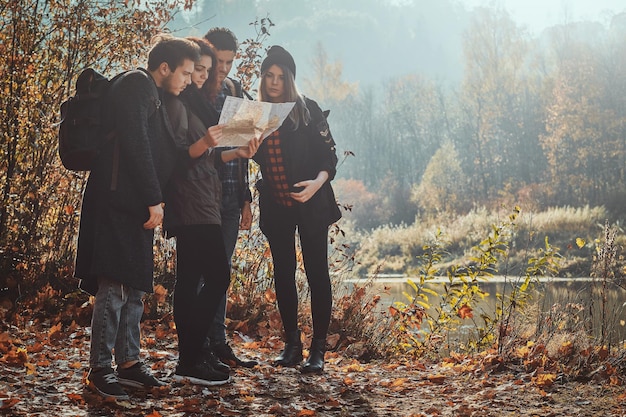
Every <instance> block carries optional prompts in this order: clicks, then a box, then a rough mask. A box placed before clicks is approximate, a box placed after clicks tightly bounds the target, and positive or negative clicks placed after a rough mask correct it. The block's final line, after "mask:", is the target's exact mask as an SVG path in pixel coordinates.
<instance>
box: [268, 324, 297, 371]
mask: <svg viewBox="0 0 626 417" xmlns="http://www.w3.org/2000/svg"><path fill="white" fill-rule="evenodd" d="M285 336H286V337H285V339H286V340H285V348H284V349H283V351H282V352H281V354H280V355H278V357H277V358H276V359H274V366H287V367H289V366H296V365H300V362H302V341H301V340H300V330H294V331H292V332H287V333H286V334H285Z"/></svg>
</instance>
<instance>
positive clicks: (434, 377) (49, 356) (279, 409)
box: [0, 325, 626, 417]
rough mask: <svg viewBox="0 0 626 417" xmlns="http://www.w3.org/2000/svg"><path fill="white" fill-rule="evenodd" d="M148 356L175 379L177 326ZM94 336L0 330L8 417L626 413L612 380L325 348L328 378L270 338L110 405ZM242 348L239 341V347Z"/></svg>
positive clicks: (0, 392)
mask: <svg viewBox="0 0 626 417" xmlns="http://www.w3.org/2000/svg"><path fill="white" fill-rule="evenodd" d="M144 340H145V344H146V346H145V352H150V356H149V357H148V358H146V362H147V363H148V364H149V365H150V366H152V368H153V370H154V372H155V374H156V375H157V376H159V377H161V378H162V379H164V380H166V381H171V378H170V376H171V374H172V373H173V372H174V368H175V366H176V343H175V338H174V336H173V335H172V332H171V331H162V330H158V329H157V330H154V329H152V330H151V329H149V328H147V327H144ZM88 341H89V337H88V334H86V333H85V328H82V327H78V326H69V327H68V328H67V329H63V328H60V327H58V328H56V330H55V326H38V325H34V326H32V328H31V329H29V330H28V331H23V330H19V329H17V328H10V329H9V331H8V332H4V333H0V353H1V354H2V357H1V358H0V415H6V416H94V417H95V416H150V417H158V416H254V417H264V416H289V417H293V416H296V417H300V416H350V417H359V416H373V417H375V416H379V417H383V416H394V417H395V416H468V417H469V416H472V417H479V416H480V417H483V416H485V417H486V416H494V417H495V416H497V417H507V416H590V417H592V416H593V417H597V416H607V417H608V416H616V417H617V416H624V415H626V402H625V401H626V393H625V392H626V391H625V390H624V388H623V387H621V386H616V385H610V384H608V382H606V381H605V382H591V383H586V384H582V383H560V382H559V381H558V380H557V381H555V383H554V384H552V385H551V386H549V387H547V386H546V387H542V388H539V387H538V386H537V385H536V384H535V383H533V378H532V375H526V374H515V375H514V374H513V373H507V372H503V373H497V374H489V373H486V372H485V371H484V370H482V369H481V366H480V365H479V364H476V363H472V361H471V360H467V361H465V362H461V363H442V364H424V363H422V362H417V363H411V364H408V365H407V364H395V363H387V362H372V363H368V364H361V363H359V362H358V361H355V360H353V359H350V358H345V357H342V356H340V355H338V354H336V353H329V354H327V358H328V364H327V368H326V372H325V373H324V374H323V375H316V376H303V375H301V374H300V373H299V372H298V371H297V370H296V369H289V368H278V369H277V368H274V367H272V366H271V365H270V358H272V357H273V356H275V355H276V354H277V353H278V350H277V348H276V347H275V346H273V342H274V341H272V340H270V341H268V342H266V343H265V344H263V345H260V344H259V343H256V342H255V343H249V344H247V345H245V344H244V345H243V347H245V348H246V353H247V354H250V356H256V357H257V358H258V359H259V360H260V361H261V362H262V363H261V365H259V366H258V367H256V368H254V369H241V368H239V369H237V370H236V371H235V372H234V373H233V382H232V383H231V384H228V385H226V386H223V387H220V388H211V389H209V388H202V387H198V386H193V385H184V384H178V383H174V382H172V383H171V385H170V386H168V387H164V388H163V389H160V390H156V391H153V392H149V393H146V392H141V391H135V392H131V400H130V401H124V402H119V403H113V402H104V401H102V400H101V399H100V398H99V397H98V396H96V395H95V394H93V393H91V391H89V390H86V389H84V378H85V374H86V367H85V365H86V361H87V358H88V347H89V344H88ZM240 346H241V345H240Z"/></svg>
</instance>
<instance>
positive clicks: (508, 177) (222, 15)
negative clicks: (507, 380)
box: [0, 0, 626, 415]
mask: <svg viewBox="0 0 626 417" xmlns="http://www.w3.org/2000/svg"><path fill="white" fill-rule="evenodd" d="M194 4H195V3H194V2H192V1H185V2H181V1H176V0H163V1H161V2H155V3H147V2H142V1H134V2H123V1H119V2H90V1H86V0H85V1H74V2H68V3H67V4H66V3H65V2H56V1H49V2H41V1H35V0H32V1H31V0H19V1H18V0H10V1H8V2H5V3H2V4H0V17H1V18H2V20H1V21H0V91H1V92H2V94H0V148H1V152H2V155H3V158H2V159H1V160H0V201H1V203H0V318H1V319H2V327H1V330H2V332H1V333H0V352H1V353H2V354H3V356H2V358H1V360H0V362H1V364H2V366H6V367H9V368H11V369H14V368H17V369H18V370H17V371H15V372H16V374H18V375H20V378H22V379H23V377H24V376H25V375H30V374H31V372H32V371H33V369H35V368H36V367H37V366H38V367H39V372H43V370H42V368H46V367H47V365H42V364H41V363H40V364H38V365H33V364H31V363H30V362H28V360H29V359H28V354H30V355H35V354H36V355H39V354H41V355H49V354H50V352H51V351H54V349H44V348H43V347H42V346H43V345H38V344H35V348H36V350H33V349H35V348H33V347H32V346H29V349H31V350H27V349H26V347H25V346H26V342H25V340H30V339H28V338H34V337H35V336H37V335H43V336H45V337H47V340H46V341H44V342H43V343H45V344H46V346H48V344H54V343H57V342H59V341H60V340H63V341H65V340H66V339H67V338H65V336H62V335H69V334H70V333H71V332H74V331H75V330H76V329H77V327H81V326H82V327H81V328H84V327H86V326H88V320H89V315H90V303H89V299H88V297H87V296H86V295H85V294H83V293H80V292H79V291H77V290H76V284H77V282H76V280H74V279H73V278H72V269H73V258H74V251H75V243H76V232H77V227H78V222H79V218H80V202H81V195H82V191H83V188H84V184H85V180H86V177H87V174H86V173H76V172H70V171H67V170H65V169H64V168H63V167H62V166H61V164H60V161H59V159H58V156H57V143H56V140H57V139H56V132H57V128H58V122H59V113H58V109H59V105H60V103H61V102H62V101H63V100H64V99H65V98H67V97H68V96H69V95H70V94H72V93H73V88H72V86H73V81H74V80H75V77H76V75H77V73H78V71H80V69H82V68H83V67H85V66H89V65H93V66H97V67H98V68H99V69H100V70H102V71H103V72H104V73H106V74H108V75H113V74H115V73H116V72H118V71H120V70H121V69H126V68H132V67H135V66H138V65H140V64H142V63H143V59H144V58H145V52H146V51H147V50H148V48H149V42H148V40H149V39H150V37H151V36H152V35H154V34H155V33H157V32H159V31H161V30H169V31H172V32H173V33H175V34H178V35H183V36H186V35H202V34H203V33H204V32H205V31H206V30H207V29H208V28H209V27H212V26H229V27H231V28H232V29H233V30H235V32H236V33H237V35H238V36H239V38H240V41H241V43H242V51H241V54H240V56H239V60H238V62H237V64H238V74H237V76H239V77H242V78H244V79H245V80H246V81H247V86H248V88H249V89H250V90H251V91H252V92H254V86H255V80H256V77H258V72H257V71H258V65H259V63H260V60H261V59H262V58H263V56H264V51H265V48H267V47H268V46H269V45H271V44H283V45H285V46H286V47H287V48H288V49H289V50H291V51H295V52H294V55H296V59H297V63H298V79H297V80H298V84H299V85H300V87H301V90H302V91H303V92H304V93H305V94H306V95H308V96H310V97H312V98H314V99H316V100H317V101H318V102H319V103H320V104H321V105H322V107H323V108H325V109H326V108H327V109H331V115H330V119H329V121H330V125H331V129H332V131H333V136H334V137H335V139H336V141H337V143H338V151H339V154H340V166H339V169H338V175H337V179H336V180H335V181H334V186H335V188H336V190H337V195H338V198H339V203H340V205H341V206H342V208H343V211H344V215H345V216H344V219H343V220H341V221H340V222H339V224H338V225H336V226H334V227H333V228H332V229H331V245H332V248H333V250H332V251H331V268H332V272H333V276H334V277H335V278H338V279H342V278H349V279H355V278H364V277H366V276H368V275H369V276H374V277H376V276H378V275H379V274H380V273H399V274H403V275H409V276H412V277H413V278H414V281H411V283H410V288H411V290H410V291H408V292H407V294H406V295H407V298H408V300H405V301H406V302H405V303H398V304H395V305H394V306H391V307H390V308H389V309H388V310H384V311H381V310H380V308H379V306H378V303H379V301H380V295H379V294H376V293H372V292H371V291H370V292H368V290H369V289H371V288H372V287H371V286H370V284H371V282H372V281H370V280H367V279H364V280H363V282H364V283H365V284H364V286H362V287H359V286H357V287H351V288H352V289H354V291H352V292H349V291H348V292H340V291H341V290H340V288H345V287H340V286H336V287H335V288H336V292H335V294H334V295H335V309H334V314H333V322H332V325H331V335H330V336H329V344H330V345H331V348H332V349H335V350H341V351H342V352H344V354H345V355H347V356H354V357H357V358H359V360H362V361H367V360H369V359H372V358H374V357H378V356H379V355H392V354H398V353H399V354H401V355H404V354H415V355H423V354H428V355H434V356H437V355H440V354H441V355H442V356H446V357H447V358H448V359H447V360H449V361H450V362H447V363H457V364H461V363H463V364H464V365H463V366H462V367H463V368H464V369H469V368H468V367H470V365H468V364H467V362H466V361H467V358H466V357H465V356H458V355H457V354H455V351H457V350H460V351H463V352H482V353H481V354H485V355H486V356H482V357H481V359H480V360H479V361H478V362H473V363H472V365H471V367H472V369H474V370H479V369H480V370H483V371H484V370H485V369H488V370H496V369H497V370H502V369H503V368H506V369H515V370H516V371H517V370H523V371H525V372H527V375H531V374H532V378H531V377H530V376H529V377H528V378H526V380H527V381H532V383H534V384H536V385H537V386H539V387H540V388H546V387H548V386H550V385H551V384H553V383H554V382H555V381H556V380H557V379H559V380H562V378H563V375H565V376H566V377H567V378H577V380H578V379H580V380H585V381H588V380H591V379H592V378H595V377H600V378H601V379H602V380H608V381H610V382H611V384H614V385H619V384H620V383H621V380H622V376H623V374H624V373H625V371H624V370H625V369H626V366H625V365H624V362H625V361H624V359H626V355H625V354H624V351H625V350H624V349H623V343H617V342H616V339H614V337H613V336H615V334H617V333H619V334H621V333H622V332H621V328H622V327H623V325H624V324H623V323H622V324H621V325H620V323H619V321H618V322H616V321H615V316H614V315H612V314H609V313H614V312H615V311H611V308H612V307H611V306H610V305H609V304H607V302H606V301H607V300H606V292H605V290H606V288H607V286H608V285H611V286H616V287H618V288H621V287H623V286H624V280H623V277H624V271H625V270H624V267H623V259H622V256H621V250H622V246H623V244H624V243H625V242H626V238H625V237H624V233H623V230H622V228H621V225H622V224H623V222H624V209H623V208H624V205H625V204H626V170H625V169H624V168H625V166H626V165H625V162H626V139H625V138H626V94H625V93H626V14H625V13H623V12H622V13H621V14H614V15H611V16H609V17H608V18H607V19H606V21H604V22H590V21H570V22H566V23H563V24H561V25H557V26H554V27H550V28H547V29H546V30H544V31H542V32H541V33H539V34H530V33H529V32H528V31H527V30H526V29H525V28H523V27H520V26H519V25H518V24H516V22H515V21H514V19H513V18H512V17H511V16H510V15H509V14H508V12H507V11H506V10H505V9H503V8H499V7H487V8H476V9H472V10H471V11H468V10H466V9H464V8H463V7H462V6H461V4H460V3H459V2H456V1H451V0H450V1H448V0H443V1H437V2H421V1H403V2H389V3H384V2H377V1H374V0H364V1H353V0H346V1H342V2H332V1H317V2H314V3H313V2H305V1H302V2H298V1H290V0H272V1H262V0H259V1H253V2H249V1H243V0H229V1H226V0H224V1H214V2H204V3H203V4H204V6H205V9H204V10H203V11H200V10H194V9H193V7H194ZM196 7H197V5H196ZM246 14H247V15H249V16H250V18H249V19H242V18H241V16H242V15H244V16H245V15H246ZM374 16H375V18H374ZM442 19H443V20H442ZM443 21H446V22H451V23H450V24H448V25H444V24H442V22H443ZM339 29H348V30H347V31H339ZM318 35H319V38H318ZM407 40H410V42H408V43H407ZM444 40H445V42H444ZM444 45H446V47H444ZM447 45H452V46H451V47H450V48H448V47H447ZM331 46H333V47H334V48H336V47H340V48H341V50H343V51H345V54H346V55H344V57H345V59H346V62H344V61H343V60H342V59H331V58H330V55H329V53H328V52H327V51H328V50H330V47H331ZM392 46H393V47H394V48H395V47H396V46H397V47H399V48H400V49H399V50H395V49H394V48H392ZM311 48H312V49H311ZM307 49H309V50H312V51H313V53H311V54H310V55H305V56H304V57H303V56H301V55H299V54H300V52H298V51H302V50H307ZM348 57H350V58H349V59H350V61H349V62H350V65H354V62H358V64H357V65H356V66H357V67H359V68H361V69H362V71H363V73H367V72H368V68H372V67H373V66H375V67H377V68H393V69H390V70H389V71H388V74H389V76H388V77H387V78H385V79H384V80H382V81H378V80H373V79H366V78H362V79H363V80H366V81H363V82H357V76H350V77H346V76H345V75H344V72H343V71H344V63H345V64H347V63H348V61H347V60H348ZM355 60H356V61H355ZM252 174H253V176H254V175H256V173H255V172H253V173H252ZM255 209H256V207H255ZM255 213H256V214H258V213H257V212H255ZM155 254H156V257H155V260H156V267H157V268H156V277H155V282H156V284H157V285H156V292H155V294H154V295H152V296H150V297H149V298H148V299H147V302H146V316H145V318H146V319H147V320H156V322H152V321H146V325H145V326H147V327H148V328H149V327H150V326H154V328H150V331H151V332H152V333H151V334H154V335H159V336H157V337H155V338H152V339H151V340H152V342H151V343H165V342H168V343H170V341H172V340H173V339H174V338H175V336H174V333H175V332H174V331H173V330H172V329H171V328H169V329H165V330H164V329H163V327H162V326H163V323H164V322H167V320H163V319H167V317H169V316H168V314H169V313H170V312H171V308H170V306H171V290H172V289H173V282H174V277H175V244H174V243H173V242H172V241H168V240H165V239H163V238H162V237H161V236H157V238H156V239H155ZM234 266H235V272H234V278H235V279H234V280H233V285H232V291H231V298H230V301H231V303H230V310H229V319H230V320H231V321H230V329H231V330H236V331H237V332H238V333H240V334H246V335H250V336H252V337H253V338H255V340H257V341H258V343H259V344H261V345H262V348H264V349H268V351H269V352H270V353H271V351H272V349H273V350H275V349H276V346H277V345H276V340H279V338H280V334H279V330H277V329H279V328H280V325H279V322H278V320H279V319H278V317H277V313H276V310H275V308H274V303H275V298H274V297H273V293H272V282H271V273H272V265H271V258H270V257H269V252H268V247H267V242H265V240H264V239H263V236H262V235H261V233H260V232H259V230H258V228H256V227H255V228H253V230H252V231H251V232H250V233H243V234H242V237H241V239H240V242H239V245H238V248H237V255H236V257H235V262H234ZM495 274H498V275H503V276H506V277H510V278H511V279H512V280H513V286H512V287H509V289H506V290H505V292H502V293H499V294H497V297H498V303H497V304H496V307H495V309H494V310H493V311H491V312H490V313H489V314H487V313H485V314H480V320H479V313H478V311H479V310H478V309H477V305H478V303H479V302H480V300H481V299H482V298H483V297H485V296H486V293H485V291H484V290H483V289H482V288H481V282H483V281H485V280H489V279H490V278H491V277H492V276H493V275H495ZM554 274H560V275H570V276H574V277H589V276H592V277H594V278H596V279H598V280H599V281H600V283H601V285H600V287H599V289H598V287H596V289H595V290H593V289H592V290H589V294H592V295H594V296H595V295H597V296H598V298H595V299H594V300H592V305H585V304H580V303H578V301H579V300H576V302H570V303H563V305H561V306H558V307H555V306H551V308H550V307H549V308H547V309H546V308H542V309H537V310H534V312H533V313H532V314H527V312H524V314H518V313H519V312H521V309H522V307H525V306H526V307H528V306H529V303H528V301H529V295H530V291H531V289H532V288H533V285H534V284H537V283H538V281H537V278H538V277H546V276H551V275H554ZM442 275H443V276H445V277H446V278H447V279H448V282H444V284H442V285H441V287H440V288H438V289H437V290H433V289H432V288H430V287H428V286H427V285H426V284H429V283H432V282H434V281H435V280H436V278H440V277H441V276H442ZM299 278H302V275H300V276H299ZM299 282H300V284H301V290H302V291H301V295H302V297H303V299H306V298H307V294H306V286H305V285H304V284H303V283H304V280H303V279H300V280H299ZM603 285H604V286H603ZM620 286H621V287H620ZM594 303H595V304H594ZM555 305H556V304H555ZM618 305H621V304H620V303H619V299H618ZM381 314H382V315H381ZM589 314H592V315H596V316H597V315H599V316H600V317H601V320H600V324H599V325H597V327H595V326H596V324H591V323H592V321H591V320H589ZM306 317H307V314H306V310H305V312H304V313H303V317H302V320H303V325H304V326H305V330H307V329H308V330H310V328H308V327H306V326H307V325H308V324H310V323H306ZM522 319H525V320H526V321H524V320H522ZM516 320H519V321H516ZM529 322H530V324H529ZM594 323H596V322H594ZM459 329H465V331H466V333H465V336H467V337H465V336H464V337H459V336H458V335H459V333H458V330H459ZM467 329H471V330H467ZM529 329H530V330H529ZM615 329H618V330H617V331H616V330H615ZM144 330H147V329H146V328H144ZM18 334H19V338H18V337H17V336H18ZM451 334H454V336H450V335H451ZM557 335H558V337H557ZM581 335H584V336H581ZM84 337H85V336H84V335H81V336H80V340H81V341H82V340H84V339H83V338H84ZM443 341H445V343H442V342H443ZM172 343H173V342H172ZM168 346H169V345H168ZM607 346H608V347H607ZM257 347H258V346H257ZM68 348H71V347H68ZM166 348H168V349H169V347H163V349H166ZM81 349H84V347H82V348H81ZM255 349H256V347H255ZM609 353H610V355H609ZM74 355H75V356H76V358H77V359H76V361H75V362H73V363H78V364H79V365H77V366H78V368H80V366H81V365H80V360H81V354H80V353H76V352H74ZM48 359H50V358H48ZM48 359H47V360H48ZM337 361H341V359H337ZM42 363H43V362H42ZM598 364H601V367H598ZM414 366H416V368H419V366H420V365H419V364H417V365H416V364H414ZM359 367H360V365H354V369H360V368H359ZM507 367H510V368H507ZM9 368H7V369H9ZM12 372H13V371H12ZM263 372H265V371H263ZM7 375H8V373H7ZM365 379H368V378H365ZM433 380H434V381H435V382H434V383H438V382H436V381H439V380H440V378H439V377H438V376H437V375H435V378H434V379H433ZM27 382H28V381H27ZM79 382H80V378H79V377H74V381H73V382H72V384H74V385H76V384H79ZM343 382H344V384H346V383H345V380H343ZM525 383H526V382H522V384H525ZM389 384H390V385H389ZM389 384H388V385H387V386H389V387H391V388H394V387H396V386H395V385H393V384H392V383H389ZM394 384H395V382H394ZM74 385H72V386H73V387H74ZM400 385H404V383H402V384H400ZM382 386H383V387H385V385H382ZM7 387H8V385H7ZM22 388H23V389H24V391H25V394H24V396H25V397H27V396H28V395H30V394H28V392H30V391H31V390H29V386H28V384H25V385H23V386H22ZM341 389H343V388H341ZM405 392H406V391H402V393H405ZM0 394H3V392H0ZM304 394H306V392H305V393H304ZM384 395H386V394H384ZM0 397H1V396H0ZM239 397H241V395H239ZM239 397H238V398H239ZM38 398H39V397H38ZM248 399H249V397H245V398H243V397H242V398H239V400H240V401H241V402H242V403H243V404H244V405H245V403H246V401H248ZM0 400H2V398H0ZM70 400H72V401H74V400H73V399H72V398H70ZM79 401H82V400H79ZM302 401H303V402H304V403H306V402H307V401H308V397H307V396H306V395H304V396H303V400H302ZM520 401H522V402H523V399H522V400H520ZM265 405H266V404H264V406H265ZM359 405H360V404H358V403H357V404H356V406H357V408H358V406H359ZM0 406H1V404H0ZM46 406H49V404H43V405H42V409H44V410H45V409H46V408H45V407H46ZM520 407H523V404H522V405H521V406H520ZM286 415H293V414H289V412H288V411H287V412H286ZM304 415H310V414H304ZM353 415H356V414H353Z"/></svg>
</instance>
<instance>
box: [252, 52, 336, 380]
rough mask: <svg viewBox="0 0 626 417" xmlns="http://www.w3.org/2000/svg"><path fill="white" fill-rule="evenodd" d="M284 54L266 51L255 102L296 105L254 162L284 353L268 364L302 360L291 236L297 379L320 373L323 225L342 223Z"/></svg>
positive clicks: (310, 104) (328, 155) (327, 166)
mask: <svg viewBox="0 0 626 417" xmlns="http://www.w3.org/2000/svg"><path fill="white" fill-rule="evenodd" d="M295 76H296V64H295V62H294V60H293V57H292V56H291V54H290V53H289V52H287V51H286V50H285V49H284V48H282V47H280V46H272V47H271V48H270V49H269V50H268V53H267V57H266V58H265V60H264V61H263V63H262V65H261V83H260V86H259V94H258V97H259V100H261V101H267V102H272V103H285V102H295V106H294V108H293V109H292V111H291V113H290V114H289V117H287V119H286V120H285V122H284V123H283V125H282V126H281V127H280V128H279V129H278V130H277V131H275V132H274V133H272V134H271V135H269V136H268V137H267V138H266V139H265V140H264V141H263V143H262V144H261V146H260V147H259V150H258V152H257V154H256V156H255V157H254V159H255V161H257V162H258V163H259V165H260V167H261V175H262V180H260V181H259V183H257V188H258V189H259V195H260V201H259V206H260V211H261V216H260V227H261V230H262V231H263V233H264V234H265V236H266V237H267V239H268V241H269V244H270V249H271V252H272V258H273V262H274V284H275V287H276V298H277V301H278V309H279V311H280V316H281V319H282V322H283V328H284V331H285V339H286V340H285V342H286V343H285V348H284V350H283V352H282V353H281V355H280V356H278V358H276V360H275V361H274V364H275V365H281V366H296V365H299V364H300V362H301V361H302V359H303V356H302V341H301V335H300V330H299V326H298V295H297V289H296V283H295V272H296V251H295V236H296V229H297V230H298V234H299V236H300V244H301V247H302V256H303V260H304V268H305V271H306V276H307V281H308V284H309V288H310V290H311V312H312V321H313V338H312V341H311V347H310V349H309V352H310V353H309V357H308V359H307V361H306V362H305V363H304V365H303V366H302V368H301V371H302V372H303V373H312V372H321V371H322V370H323V369H324V353H325V351H326V335H327V332H328V326H329V323H330V317H331V310H332V291H331V284H330V276H329V272H328V226H330V225H331V224H332V223H334V222H336V221H337V220H339V219H340V218H341V212H340V211H339V208H338V206H337V202H336V200H335V195H334V192H333V189H332V187H331V185H330V181H331V180H332V179H333V178H334V176H335V172H336V171H335V170H336V165H337V156H336V152H335V142H334V140H333V137H332V135H331V133H330V130H329V127H328V123H327V122H326V117H325V115H324V113H323V112H322V110H321V109H320V107H319V106H318V105H317V103H316V102H315V101H313V100H311V99H309V98H306V97H304V96H303V95H301V94H300V93H299V92H298V90H297V88H296V84H295Z"/></svg>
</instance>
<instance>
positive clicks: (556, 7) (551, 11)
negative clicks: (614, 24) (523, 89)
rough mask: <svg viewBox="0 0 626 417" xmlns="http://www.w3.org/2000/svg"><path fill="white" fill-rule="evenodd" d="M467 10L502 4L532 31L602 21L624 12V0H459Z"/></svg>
mask: <svg viewBox="0 0 626 417" xmlns="http://www.w3.org/2000/svg"><path fill="white" fill-rule="evenodd" d="M461 3H462V4H464V5H465V6H466V7H467V8H468V9H472V8H474V7H480V6H485V7H503V8H504V9H506V10H507V11H508V12H509V13H510V14H511V17H513V20H515V21H516V22H517V23H518V24H520V25H523V26H526V28H527V29H528V30H529V31H530V32H531V33H534V34H538V33H539V32H541V31H542V30H543V29H545V28H546V27H550V26H554V25H558V24H562V23H569V22H572V21H584V20H591V21H599V22H601V23H605V21H606V20H607V19H610V18H611V16H612V15H613V14H619V13H621V12H624V11H626V4H625V2H624V1H623V0H496V1H494V0H462V1H461Z"/></svg>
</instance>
